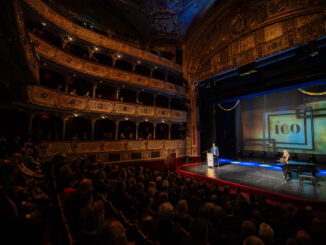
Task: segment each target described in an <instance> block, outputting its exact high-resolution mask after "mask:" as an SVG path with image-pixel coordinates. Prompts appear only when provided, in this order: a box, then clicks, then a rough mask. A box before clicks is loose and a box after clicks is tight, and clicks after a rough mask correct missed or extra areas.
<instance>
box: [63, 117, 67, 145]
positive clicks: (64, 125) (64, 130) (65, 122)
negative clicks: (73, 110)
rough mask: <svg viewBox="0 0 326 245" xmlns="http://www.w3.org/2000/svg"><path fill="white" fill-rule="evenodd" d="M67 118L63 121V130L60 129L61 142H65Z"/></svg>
mask: <svg viewBox="0 0 326 245" xmlns="http://www.w3.org/2000/svg"><path fill="white" fill-rule="evenodd" d="M66 119H67V118H64V119H63V128H62V140H65V136H66V124H67V120H66Z"/></svg>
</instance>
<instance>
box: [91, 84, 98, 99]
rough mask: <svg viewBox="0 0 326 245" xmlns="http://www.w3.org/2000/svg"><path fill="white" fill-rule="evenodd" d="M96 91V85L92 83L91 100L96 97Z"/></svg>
mask: <svg viewBox="0 0 326 245" xmlns="http://www.w3.org/2000/svg"><path fill="white" fill-rule="evenodd" d="M96 89H97V83H93V95H92V96H93V98H95V97H96Z"/></svg>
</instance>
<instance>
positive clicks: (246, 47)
mask: <svg viewBox="0 0 326 245" xmlns="http://www.w3.org/2000/svg"><path fill="white" fill-rule="evenodd" d="M228 4H230V3H228ZM234 10H236V11H234ZM206 19H207V20H206V22H204V24H202V25H201V26H200V27H199V28H197V31H194V33H193V35H192V36H191V37H190V39H189V40H188V41H187V43H186V45H185V49H184V50H185V60H186V62H185V64H187V67H185V69H184V71H185V72H186V73H187V74H185V77H187V78H188V79H189V80H191V81H192V82H196V81H200V80H204V79H207V78H210V77H212V76H214V75H217V74H220V73H222V72H225V71H228V70H230V69H233V68H236V67H240V66H243V65H245V64H249V63H251V62H254V61H256V60H259V59H261V58H264V57H267V56H270V55H272V54H275V53H278V52H281V51H283V50H286V49H289V48H291V47H294V46H298V45H301V44H303V43H305V42H309V41H313V40H315V39H317V38H319V37H321V36H325V35H326V1H325V0H297V1H292V0H271V1H259V0H253V1H239V0H233V2H232V4H231V5H230V6H229V7H228V11H224V12H223V13H219V12H217V13H213V14H212V16H210V17H206Z"/></svg>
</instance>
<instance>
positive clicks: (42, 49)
mask: <svg viewBox="0 0 326 245" xmlns="http://www.w3.org/2000/svg"><path fill="white" fill-rule="evenodd" d="M29 35H30V38H31V40H32V41H33V43H34V46H35V50H36V52H37V53H39V55H40V56H42V57H44V58H46V59H48V60H51V61H53V62H55V63H57V64H59V65H61V66H65V67H68V68H70V69H73V70H75V71H77V72H81V73H84V74H87V75H91V76H95V77H98V78H101V79H109V80H115V81H121V82H125V83H129V84H134V85H138V86H144V87H149V88H152V89H157V90H165V91H167V92H170V93H171V92H172V93H176V94H180V95H185V94H186V91H185V89H184V88H182V87H181V86H177V85H175V84H172V83H168V82H165V81H162V80H158V79H154V78H151V77H146V76H141V75H137V74H134V73H132V72H126V71H122V70H118V69H115V68H112V67H108V66H104V65H100V64H97V63H94V62H91V61H88V60H85V59H82V58H79V57H76V56H74V55H71V54H68V53H65V52H64V51H63V50H61V49H59V48H57V47H55V46H53V45H51V44H49V43H47V42H45V41H43V40H42V39H40V38H39V37H37V36H35V35H34V34H32V33H29Z"/></svg>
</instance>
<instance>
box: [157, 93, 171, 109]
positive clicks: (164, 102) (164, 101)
mask: <svg viewBox="0 0 326 245" xmlns="http://www.w3.org/2000/svg"><path fill="white" fill-rule="evenodd" d="M156 106H158V107H163V108H169V99H168V98H167V97H165V96H162V95H158V96H157V97H156Z"/></svg>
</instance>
